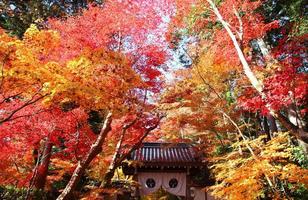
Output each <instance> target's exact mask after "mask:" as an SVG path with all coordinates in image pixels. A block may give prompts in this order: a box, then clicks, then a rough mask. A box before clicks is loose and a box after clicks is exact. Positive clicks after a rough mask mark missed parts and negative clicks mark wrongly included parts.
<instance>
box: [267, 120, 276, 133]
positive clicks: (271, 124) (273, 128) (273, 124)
mask: <svg viewBox="0 0 308 200" xmlns="http://www.w3.org/2000/svg"><path fill="white" fill-rule="evenodd" d="M267 121H268V124H269V129H270V133H271V135H272V136H273V133H275V132H278V128H277V124H276V120H275V118H274V117H273V116H272V115H268V116H267Z"/></svg>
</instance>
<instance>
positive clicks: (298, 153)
mask: <svg viewBox="0 0 308 200" xmlns="http://www.w3.org/2000/svg"><path fill="white" fill-rule="evenodd" d="M292 160H293V161H295V162H297V163H298V164H299V165H300V166H301V167H303V168H305V169H308V157H307V155H306V154H305V152H304V150H303V148H302V147H294V148H293V150H292Z"/></svg>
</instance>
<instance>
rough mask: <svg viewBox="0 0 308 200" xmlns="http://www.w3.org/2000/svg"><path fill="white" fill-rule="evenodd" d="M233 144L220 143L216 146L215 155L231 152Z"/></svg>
mask: <svg viewBox="0 0 308 200" xmlns="http://www.w3.org/2000/svg"><path fill="white" fill-rule="evenodd" d="M232 150H233V149H232V146H230V145H218V146H216V147H215V151H214V155H216V156H219V155H223V154H225V153H229V152H231V151H232Z"/></svg>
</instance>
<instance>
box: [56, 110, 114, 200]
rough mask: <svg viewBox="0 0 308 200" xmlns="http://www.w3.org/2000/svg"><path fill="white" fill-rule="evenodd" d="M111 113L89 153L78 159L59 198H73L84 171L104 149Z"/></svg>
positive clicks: (65, 199) (60, 199)
mask: <svg viewBox="0 0 308 200" xmlns="http://www.w3.org/2000/svg"><path fill="white" fill-rule="evenodd" d="M111 116H112V115H111V113H108V115H107V117H106V119H105V121H104V125H103V128H102V129H101V131H100V133H99V135H98V136H97V139H96V141H95V143H94V144H92V145H91V148H90V150H89V152H88V153H87V155H86V156H85V157H84V159H82V160H81V161H78V164H77V166H76V168H75V171H74V172H73V175H72V177H71V179H70V181H69V182H68V184H67V185H66V187H65V189H64V190H63V192H62V193H61V194H60V196H59V197H58V198H57V200H68V199H70V198H72V196H73V192H74V189H75V188H76V185H77V183H78V182H79V180H80V178H81V176H82V175H83V173H84V171H85V170H86V168H87V167H88V165H89V164H90V162H91V161H92V160H93V159H94V158H95V157H96V156H97V155H98V154H99V153H100V152H101V151H102V145H103V143H104V141H105V138H106V136H107V134H108V132H109V131H110V130H111V121H112V117H111Z"/></svg>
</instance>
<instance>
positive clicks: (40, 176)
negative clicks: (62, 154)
mask: <svg viewBox="0 0 308 200" xmlns="http://www.w3.org/2000/svg"><path fill="white" fill-rule="evenodd" d="M52 146H53V144H52V143H51V142H50V140H49V138H48V139H47V141H46V142H45V147H44V150H43V154H42V156H41V160H40V164H39V166H38V169H37V174H36V177H35V179H34V183H33V185H34V187H35V188H36V189H41V190H43V189H44V187H45V184H46V178H47V175H48V167H49V163H50V158H51V150H52Z"/></svg>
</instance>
